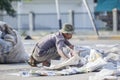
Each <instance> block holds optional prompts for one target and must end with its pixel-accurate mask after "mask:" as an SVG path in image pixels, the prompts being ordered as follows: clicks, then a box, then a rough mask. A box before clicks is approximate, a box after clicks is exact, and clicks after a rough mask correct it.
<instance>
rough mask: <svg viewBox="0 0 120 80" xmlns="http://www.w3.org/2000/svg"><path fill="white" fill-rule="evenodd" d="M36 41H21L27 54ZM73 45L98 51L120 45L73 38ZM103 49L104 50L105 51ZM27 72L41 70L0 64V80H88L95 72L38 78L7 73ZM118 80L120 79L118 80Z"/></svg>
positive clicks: (97, 40) (19, 65)
mask: <svg viewBox="0 0 120 80" xmlns="http://www.w3.org/2000/svg"><path fill="white" fill-rule="evenodd" d="M38 41H39V39H37V40H23V43H24V47H25V50H26V52H27V53H29V54H31V52H32V50H33V48H34V45H35V43H36V42H38ZM70 42H71V43H73V44H74V45H80V46H91V47H94V48H96V46H97V48H98V49H99V48H101V47H102V48H103V47H104V45H107V46H108V47H105V48H106V49H107V48H109V47H110V46H113V45H116V44H119V43H120V40H110V39H85V38H84V39H83V38H73V39H72V40H70ZM105 48H104V49H105ZM29 70H41V69H40V68H34V67H30V66H29V65H28V64H27V63H19V64H0V80H59V79H60V80H67V79H69V80H88V78H89V76H91V75H94V74H95V72H89V73H84V74H75V75H68V76H39V77H21V76H15V75H8V74H9V73H19V72H20V71H29ZM119 80H120V79H119Z"/></svg>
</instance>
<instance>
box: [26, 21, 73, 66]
mask: <svg viewBox="0 0 120 80" xmlns="http://www.w3.org/2000/svg"><path fill="white" fill-rule="evenodd" d="M73 32H74V28H73V26H72V25H71V24H68V23H66V24H64V25H63V27H62V29H61V30H60V31H59V32H57V33H54V34H50V35H48V36H46V37H44V38H43V39H41V40H40V41H39V42H38V43H37V44H36V46H35V48H34V50H33V53H32V55H31V57H30V59H29V61H28V63H29V64H30V65H31V66H32V67H36V66H37V64H38V63H42V65H43V66H50V61H51V59H56V58H60V57H62V58H63V59H69V57H68V56H67V55H66V54H65V52H64V49H65V47H69V49H73V45H72V44H71V43H70V42H69V41H68V40H69V39H71V38H72V34H73Z"/></svg>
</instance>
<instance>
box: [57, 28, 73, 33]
mask: <svg viewBox="0 0 120 80" xmlns="http://www.w3.org/2000/svg"><path fill="white" fill-rule="evenodd" d="M59 31H60V32H62V33H69V34H73V33H74V31H64V30H62V29H61V30H59Z"/></svg>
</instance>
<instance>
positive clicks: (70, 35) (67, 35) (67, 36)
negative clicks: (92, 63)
mask: <svg viewBox="0 0 120 80" xmlns="http://www.w3.org/2000/svg"><path fill="white" fill-rule="evenodd" d="M64 37H65V38H66V39H71V38H72V34H70V33H65V34H64Z"/></svg>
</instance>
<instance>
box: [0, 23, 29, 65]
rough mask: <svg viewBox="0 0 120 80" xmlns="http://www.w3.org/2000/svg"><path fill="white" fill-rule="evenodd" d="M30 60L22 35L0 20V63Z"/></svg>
mask: <svg viewBox="0 0 120 80" xmlns="http://www.w3.org/2000/svg"><path fill="white" fill-rule="evenodd" d="M26 60H28V54H27V53H26V52H25V49H24V46H23V43H22V41H21V37H20V35H19V34H17V32H16V31H15V30H14V29H12V28H11V27H10V26H9V25H8V24H6V23H5V22H2V21H0V63H19V62H25V61H26Z"/></svg>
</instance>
